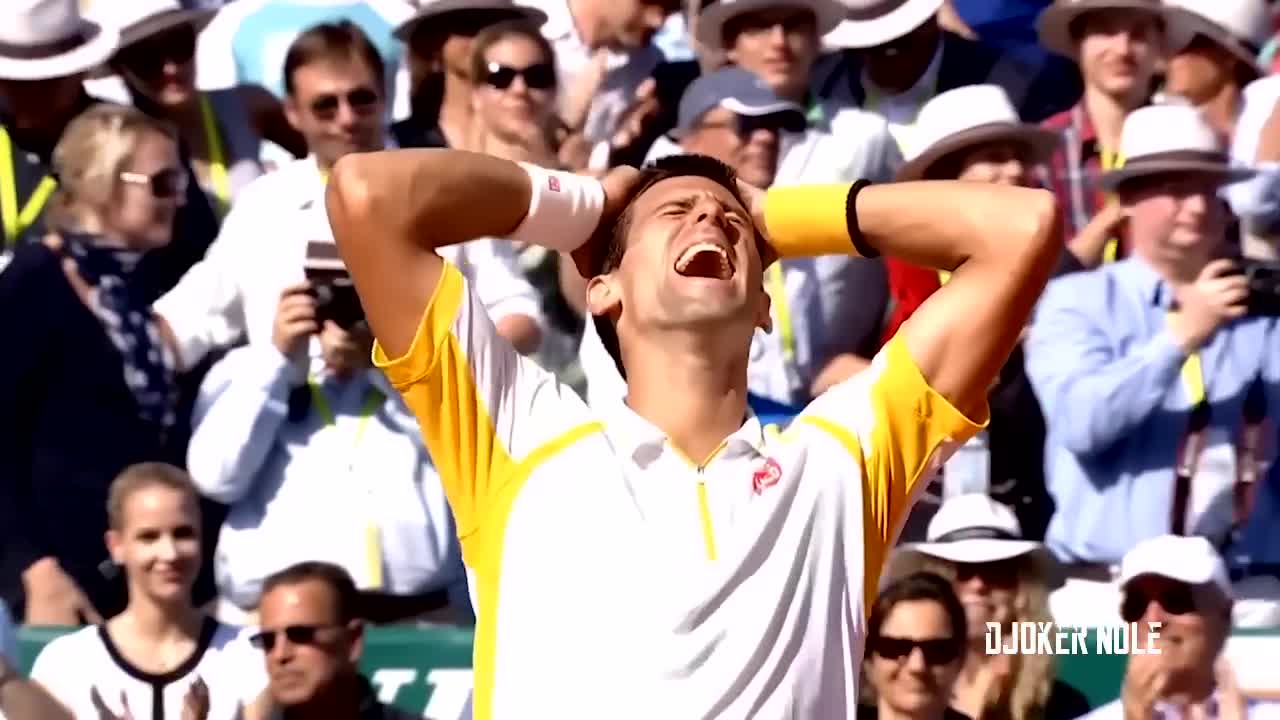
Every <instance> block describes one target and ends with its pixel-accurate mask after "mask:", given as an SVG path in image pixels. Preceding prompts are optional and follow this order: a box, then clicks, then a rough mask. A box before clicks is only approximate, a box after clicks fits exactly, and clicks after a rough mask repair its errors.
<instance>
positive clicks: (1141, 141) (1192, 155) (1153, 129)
mask: <svg viewBox="0 0 1280 720" xmlns="http://www.w3.org/2000/svg"><path fill="white" fill-rule="evenodd" d="M1120 154H1121V156H1122V157H1124V159H1125V161H1124V167H1122V168H1119V169H1118V170H1112V171H1110V172H1107V173H1104V174H1103V175H1102V177H1101V178H1100V179H1099V184H1100V185H1101V186H1102V187H1103V189H1106V190H1114V189H1115V188H1116V186H1118V185H1120V184H1121V183H1123V182H1125V181H1128V180H1132V179H1134V178H1141V177H1147V176H1150V175H1164V174H1168V173H1200V174H1204V175H1211V176H1214V177H1215V178H1217V179H1218V180H1219V182H1221V183H1222V184H1224V185H1225V184H1228V183H1233V182H1238V181H1240V180H1244V179H1247V178H1250V177H1252V176H1253V175H1254V171H1253V170H1250V169H1247V168H1240V167H1232V166H1231V164H1230V162H1229V161H1228V159H1227V154H1226V152H1224V151H1223V150H1222V147H1221V145H1220V144H1219V142H1218V136H1217V135H1216V134H1215V133H1214V131H1213V128H1211V127H1209V125H1208V123H1206V122H1205V120H1204V118H1203V117H1201V115H1200V111H1199V110H1196V109H1195V108H1193V107H1189V106H1187V105H1181V104H1178V105H1148V106H1146V107H1143V108H1138V109H1137V110H1134V111H1133V112H1131V113H1129V117H1127V118H1125V120H1124V129H1123V130H1122V131H1121V132H1120Z"/></svg>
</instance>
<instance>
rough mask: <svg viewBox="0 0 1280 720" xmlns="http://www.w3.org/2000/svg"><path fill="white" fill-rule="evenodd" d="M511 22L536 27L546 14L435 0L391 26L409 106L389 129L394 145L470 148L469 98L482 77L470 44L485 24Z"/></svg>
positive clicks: (475, 1) (489, 0)
mask: <svg viewBox="0 0 1280 720" xmlns="http://www.w3.org/2000/svg"><path fill="white" fill-rule="evenodd" d="M516 18H525V19H527V20H528V21H529V22H531V23H534V24H535V25H541V24H542V23H544V22H546V19H547V16H546V15H545V14H544V13H543V12H542V11H540V10H536V9H534V8H529V7H525V6H523V5H516V4H515V3H513V2H511V0H435V1H434V2H424V3H422V4H420V5H419V7H418V12H417V13H416V14H415V15H414V16H413V17H412V18H410V19H409V20H407V21H405V22H403V23H401V24H400V26H399V27H397V28H396V30H395V36H396V37H397V38H399V39H400V40H402V41H403V42H404V43H405V46H406V53H407V55H408V62H409V70H410V73H409V75H410V80H409V87H410V104H411V107H412V114H411V115H410V116H409V117H408V118H406V119H404V120H401V121H400V122H398V123H396V124H395V125H394V126H392V133H393V134H394V136H395V139H396V142H397V143H398V144H399V145H400V147H452V148H455V149H459V150H470V149H473V148H472V146H471V140H472V139H473V138H472V135H473V133H472V130H471V128H472V127H473V115H474V113H475V106H474V104H473V103H472V99H471V95H472V92H473V91H474V89H475V87H476V84H477V83H483V82H485V78H486V76H487V74H488V73H487V72H485V73H481V74H479V75H477V74H475V72H474V70H473V57H474V55H475V53H474V51H473V49H472V42H473V40H474V38H475V36H476V35H477V34H478V33H479V32H480V31H481V30H483V29H485V28H487V27H489V26H490V25H493V24H495V23H498V22H502V21H503V20H512V19H516ZM553 77H554V73H553Z"/></svg>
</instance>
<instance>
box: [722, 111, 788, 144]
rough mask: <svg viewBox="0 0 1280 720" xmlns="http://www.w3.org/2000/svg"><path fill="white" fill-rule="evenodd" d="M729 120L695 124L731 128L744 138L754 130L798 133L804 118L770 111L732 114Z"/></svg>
mask: <svg viewBox="0 0 1280 720" xmlns="http://www.w3.org/2000/svg"><path fill="white" fill-rule="evenodd" d="M733 117H734V119H733V120H731V121H720V122H716V121H711V122H703V123H699V124H698V125H697V127H698V128H724V129H727V130H732V131H733V132H735V133H736V134H737V135H738V137H740V138H743V139H746V138H749V137H751V135H752V133H754V132H755V131H756V130H768V131H770V132H784V131H785V132H791V133H799V132H804V130H805V126H806V125H805V119H804V117H803V116H802V115H798V114H796V113H789V112H781V113H770V114H768V115H734V116H733Z"/></svg>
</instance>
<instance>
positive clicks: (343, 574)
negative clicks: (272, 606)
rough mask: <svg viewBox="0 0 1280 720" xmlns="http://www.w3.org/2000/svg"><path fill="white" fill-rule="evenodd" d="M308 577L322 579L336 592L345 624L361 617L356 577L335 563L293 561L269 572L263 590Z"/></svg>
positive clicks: (325, 584) (340, 618)
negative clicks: (291, 563) (293, 562)
mask: <svg viewBox="0 0 1280 720" xmlns="http://www.w3.org/2000/svg"><path fill="white" fill-rule="evenodd" d="M308 581H314V582H318V583H320V584H322V585H324V586H326V587H328V588H329V590H331V591H332V592H333V599H334V603H335V605H336V606H337V611H338V623H339V624H341V625H345V624H347V623H349V622H351V621H352V620H355V619H356V618H358V617H360V592H359V591H358V590H356V584H355V581H353V580H352V579H351V575H350V574H349V573H348V572H347V571H346V570H343V569H342V568H341V567H339V566H337V565H334V564H333V563H327V562H319V561H307V562H300V563H296V564H294V565H290V566H289V567H287V568H285V569H283V570H280V571H278V572H274V573H272V574H271V575H268V576H267V579H266V580H264V581H263V583H262V594H263V595H266V594H267V593H269V592H271V591H272V590H274V589H276V588H278V587H280V586H282V585H299V584H301V583H304V582H308Z"/></svg>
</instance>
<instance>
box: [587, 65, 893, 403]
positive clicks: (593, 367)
mask: <svg viewBox="0 0 1280 720" xmlns="http://www.w3.org/2000/svg"><path fill="white" fill-rule="evenodd" d="M804 124H805V119H804V110H803V107H802V106H801V105H799V104H796V103H795V102H791V101H787V100H784V99H783V98H781V97H779V96H778V95H777V94H775V93H774V91H773V90H772V89H770V88H769V87H767V86H766V84H765V83H764V82H762V81H761V80H760V79H759V78H757V77H756V76H754V75H752V74H751V73H749V72H747V71H746V70H743V69H741V68H736V67H730V68H724V69H721V70H717V71H716V72H713V73H711V74H708V75H704V76H702V77H701V78H699V79H698V80H696V81H695V82H694V83H693V85H691V86H690V87H689V90H688V91H687V92H686V93H685V97H684V99H683V100H682V101H681V103H680V120H679V123H678V124H677V127H676V130H675V134H676V135H677V136H678V137H679V138H680V142H681V146H682V150H683V151H685V152H694V153H699V154H703V155H709V156H711V157H714V158H716V159H718V160H720V161H722V162H724V163H726V164H728V165H729V166H730V167H732V168H734V170H735V171H736V172H737V173H738V177H740V178H741V179H742V180H743V181H745V182H748V183H751V184H753V185H755V186H757V187H768V186H770V185H772V184H773V181H774V175H775V173H776V171H777V167H778V161H779V153H780V152H781V150H780V147H779V145H780V142H779V140H780V135H781V134H782V133H783V131H785V130H790V131H792V132H795V131H797V130H803V128H804ZM779 266H780V269H779V270H777V271H776V272H768V271H767V272H766V275H765V285H766V288H767V289H768V292H769V295H770V297H771V298H772V303H771V306H770V314H771V317H772V321H773V332H772V333H765V332H763V331H757V332H756V334H755V336H754V337H753V339H752V345H751V355H750V358H751V361H750V366H749V367H748V370H747V381H748V385H749V388H750V389H751V391H752V392H753V393H756V394H758V395H761V396H763V397H766V398H769V399H772V400H775V401H777V402H781V403H789V404H797V405H798V404H803V403H805V402H807V401H808V399H809V398H810V397H812V396H814V395H816V394H819V393H821V392H822V391H823V390H825V389H826V388H827V387H830V386H831V385H834V384H835V383H836V382H839V381H840V380H843V379H844V378H846V377H848V376H849V375H852V374H853V373H854V372H856V371H857V370H860V369H862V368H864V367H866V365H867V364H868V363H869V360H868V358H870V357H871V356H872V355H873V354H874V353H875V351H876V348H877V346H878V340H879V328H880V320H881V318H882V317H883V316H884V299H885V295H886V293H885V285H884V271H883V266H882V265H881V263H880V262H879V261H878V260H866V259H862V258H851V257H847V256H827V257H819V258H804V259H789V260H785V261H782V262H780V263H774V266H773V267H775V268H779ZM565 271H566V272H573V270H572V269H571V266H570V268H567V269H566V270H565ZM583 297H585V293H584V294H583ZM581 354H582V366H583V369H584V370H585V371H586V373H587V383H588V400H589V402H590V403H591V404H593V405H595V404H597V403H610V402H617V401H618V400H620V399H621V398H622V397H623V396H624V395H625V394H626V384H625V382H624V380H623V377H622V375H621V374H620V370H619V367H620V366H619V364H618V362H617V359H618V358H617V353H616V339H614V337H613V333H612V328H611V327H609V323H608V321H607V320H603V319H596V318H593V322H591V323H588V325H587V329H586V332H585V333H584V336H583V343H582V349H581Z"/></svg>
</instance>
